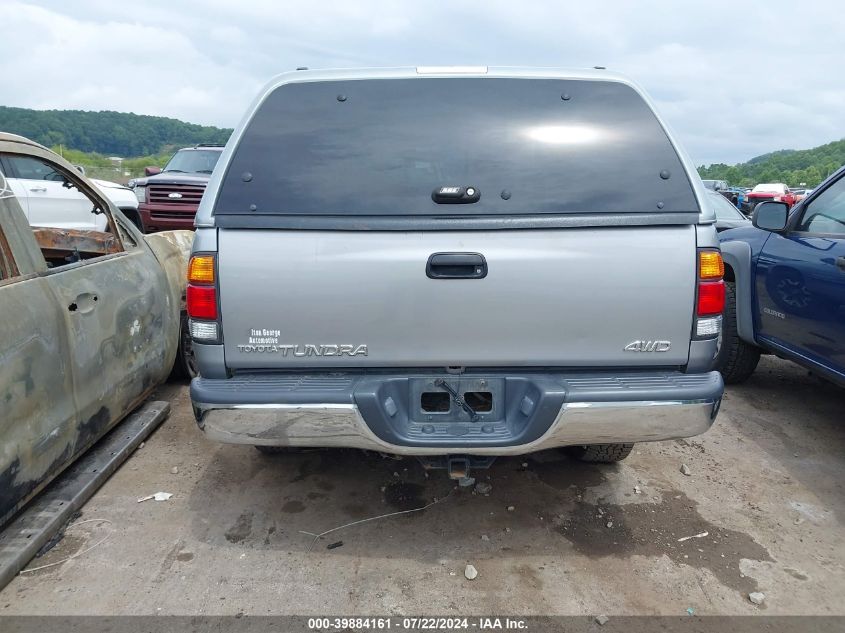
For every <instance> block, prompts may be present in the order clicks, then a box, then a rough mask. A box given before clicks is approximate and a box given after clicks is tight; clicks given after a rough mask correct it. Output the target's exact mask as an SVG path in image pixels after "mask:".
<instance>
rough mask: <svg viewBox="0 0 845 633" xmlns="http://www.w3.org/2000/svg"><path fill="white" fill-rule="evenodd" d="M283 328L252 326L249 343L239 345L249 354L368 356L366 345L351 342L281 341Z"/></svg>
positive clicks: (242, 350) (239, 348) (239, 347)
mask: <svg viewBox="0 0 845 633" xmlns="http://www.w3.org/2000/svg"><path fill="white" fill-rule="evenodd" d="M281 335H282V331H281V330H273V329H267V328H250V330H249V337H248V340H247V343H245V344H242V345H238V346H237V347H238V351H239V352H245V353H248V354H252V353H259V354H266V353H270V354H280V355H282V356H296V357H303V356H366V355H367V346H366V345H360V344H358V345H352V344H350V343H319V344H314V343H280V342H279V341H280V338H281Z"/></svg>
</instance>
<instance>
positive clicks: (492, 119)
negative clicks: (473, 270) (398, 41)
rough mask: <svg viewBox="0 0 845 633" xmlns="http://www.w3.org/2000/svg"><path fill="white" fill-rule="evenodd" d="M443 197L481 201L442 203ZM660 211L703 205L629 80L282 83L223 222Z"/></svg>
mask: <svg viewBox="0 0 845 633" xmlns="http://www.w3.org/2000/svg"><path fill="white" fill-rule="evenodd" d="M562 97H565V98H562ZM661 173H663V177H661ZM442 187H462V188H467V187H472V188H474V189H476V190H477V191H478V192H480V198H479V199H478V201H477V202H474V203H471V204H438V203H436V202H435V201H434V200H432V193H433V192H434V191H435V190H439V189H440V188H442ZM661 212H662V213H671V212H694V213H698V212H699V208H698V204H697V202H696V199H695V196H694V195H693V191H692V186H691V184H690V182H689V179H688V178H687V176H686V173H685V170H684V168H683V165H682V163H681V161H680V159H679V157H678V155H677V153H676V151H675V149H674V147H673V146H672V143H671V142H670V141H669V138H668V137H667V136H666V133H665V132H664V130H663V128H662V127H661V125H660V123H659V121H658V120H657V118H656V117H655V115H654V113H653V112H652V111H651V109H650V108H649V107H648V105H647V104H646V103H645V101H644V100H643V99H642V97H640V95H638V94H637V93H636V92H635V91H634V90H633V89H632V88H631V87H629V86H626V85H625V84H622V83H617V82H608V81H575V80H568V81H563V80H552V79H518V78H486V79H482V78H477V79H476V78H416V79H375V80H365V81H330V82H307V83H292V84H286V85H283V86H280V87H279V88H277V89H276V90H274V91H273V92H272V93H271V94H270V95H268V96H267V98H266V99H265V100H264V102H263V103H262V104H261V106H260V107H259V109H258V111H257V112H256V114H255V115H254V117H253V118H252V120H251V121H250V123H249V124H248V126H247V128H246V130H245V131H244V133H243V136H242V138H241V140H240V142H239V143H238V146H237V148H236V149H235V152H234V156H233V158H232V161H231V163H230V164H229V166H228V167H227V173H226V176H225V178H224V181H223V185H222V188H221V190H220V193H219V195H218V199H217V203H216V206H215V214H217V215H223V214H244V215H261V214H266V215H343V216H349V215H355V216H391V215H392V216H396V215H403V216H410V215H416V216H443V215H451V216H454V215H461V216H479V215H536V214H574V213H661Z"/></svg>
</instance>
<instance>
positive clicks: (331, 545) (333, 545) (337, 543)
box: [326, 541, 343, 549]
mask: <svg viewBox="0 0 845 633" xmlns="http://www.w3.org/2000/svg"><path fill="white" fill-rule="evenodd" d="M338 547H343V541H335V542H334V543H329V544H328V545H326V549H337V548H338Z"/></svg>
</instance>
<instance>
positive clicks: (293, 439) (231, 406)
mask: <svg viewBox="0 0 845 633" xmlns="http://www.w3.org/2000/svg"><path fill="white" fill-rule="evenodd" d="M715 380H716V378H715V377H713V376H712V375H710V380H709V387H708V388H707V393H706V394H702V395H703V396H704V397H701V398H684V399H671V398H669V399H667V398H665V397H664V398H662V399H653V400H646V399H637V400H620V399H618V398H619V396H623V395H624V394H620V393H619V388H618V387H614V390H615V391H614V393H613V394H612V395H613V396H614V397H615V398H616V399H613V400H610V401H608V400H605V399H604V398H597V399H596V400H595V401H581V400H574V401H572V402H564V403H563V405H562V406H561V407H560V409H559V411H558V412H557V415H556V416H555V417H554V420H553V422H552V423H551V424H550V425H548V428H547V429H546V430H545V432H543V433H542V434H541V435H540V436H539V437H537V438H536V439H534V440H532V441H530V442H526V443H518V444H514V445H507V446H501V445H499V446H485V445H483V444H479V445H473V446H468V445H466V444H463V445H456V446H449V445H444V444H443V443H440V444H438V445H431V446H425V445H415V446H408V445H401V444H398V443H393V442H389V441H385V440H384V439H382V438H380V437H378V436H377V435H376V434H375V433H374V432H373V430H372V429H371V428H370V426H369V425H368V424H367V422H366V421H365V419H364V417H363V416H362V414H361V411H360V410H359V407H358V406H357V404H355V403H354V402H349V403H308V402H304V403H303V402H298V403H267V402H264V403H254V404H236V403H225V404H212V403H208V402H201V401H196V400H195V401H194V411H195V415H196V418H197V423H198V425H199V427H200V428H201V429H202V430H203V432H205V434H206V435H207V436H208V437H209V438H210V439H212V440H216V441H219V442H225V443H234V444H253V445H266V446H298V447H345V448H360V449H366V450H373V451H380V452H384V453H392V454H397V455H444V454H469V455H518V454H523V453H530V452H534V451H541V450H545V449H549V448H555V447H561V446H571V445H584V444H610V443H632V442H650V441H657V440H668V439H676V438H683V437H691V436H694V435H699V434H701V433H704V432H705V431H707V429H709V428H710V426H711V425H712V424H713V421H714V420H715V417H716V414H717V413H718V410H719V405H720V402H721V397H722V384H721V380H720V379H719V380H718V389H715V390H714V381H715ZM704 382H705V381H702V384H704ZM702 390H704V387H702ZM300 395H301V394H300ZM573 395H577V394H573ZM661 395H663V396H665V391H664V392H663V393H662V394H661Z"/></svg>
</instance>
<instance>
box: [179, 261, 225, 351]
mask: <svg viewBox="0 0 845 633" xmlns="http://www.w3.org/2000/svg"><path fill="white" fill-rule="evenodd" d="M215 281H216V277H215V266H214V256H213V255H194V256H193V257H191V260H190V262H188V287H187V290H186V303H187V311H188V316H189V317H190V330H191V336H192V337H193V338H194V339H197V340H203V341H217V340H218V338H219V336H218V329H219V328H218V324H217V316H218V315H217V285H216V284H215ZM197 319H201V320H197Z"/></svg>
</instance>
